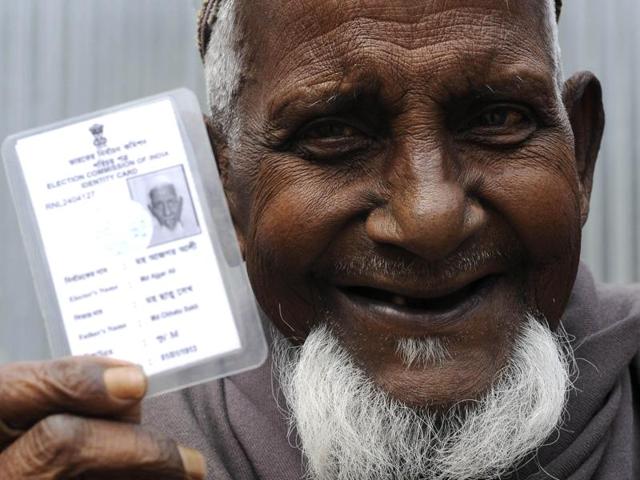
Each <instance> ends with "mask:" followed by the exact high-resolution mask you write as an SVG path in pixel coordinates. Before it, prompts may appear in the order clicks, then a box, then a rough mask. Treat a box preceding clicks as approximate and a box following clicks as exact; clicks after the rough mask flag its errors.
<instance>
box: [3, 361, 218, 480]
mask: <svg viewBox="0 0 640 480" xmlns="http://www.w3.org/2000/svg"><path fill="white" fill-rule="evenodd" d="M146 387H147V382H146V378H145V376H144V374H143V373H142V371H141V370H140V369H139V368H138V367H135V366H132V365H130V364H127V363H124V362H119V361H115V360H108V359H98V358H90V357H80V358H68V359H63V360H55V361H50V362H38V363H16V364H9V365H5V366H1V367H0V420H1V421H2V422H3V423H4V424H6V426H8V427H9V429H6V428H2V427H0V472H2V475H1V476H2V478H3V479H7V480H9V479H38V480H45V479H46V480H49V479H63V478H64V479H67V478H91V479H95V478H117V479H118V480H121V479H129V478H130V479H147V478H148V479H156V480H161V479H162V480H166V479H181V480H186V479H203V478H204V470H205V464H204V460H203V459H202V456H201V455H200V454H199V453H198V452H196V451H193V450H190V449H187V448H184V447H180V446H178V445H176V444H175V443H174V442H173V441H171V440H169V439H165V438H160V437H158V436H155V435H153V434H151V433H149V432H146V431H145V430H143V429H142V428H140V427H139V426H138V425H137V424H138V423H139V421H140V401H141V399H142V398H143V396H144V394H145V391H146ZM10 430H15V432H14V433H13V434H12V432H11V431H10Z"/></svg>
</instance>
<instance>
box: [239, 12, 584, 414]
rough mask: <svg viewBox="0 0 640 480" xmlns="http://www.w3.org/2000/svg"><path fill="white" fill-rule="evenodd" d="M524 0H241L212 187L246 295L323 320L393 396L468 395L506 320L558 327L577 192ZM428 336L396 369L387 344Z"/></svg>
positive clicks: (298, 325) (287, 321) (486, 380)
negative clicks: (240, 260) (232, 128)
mask: <svg viewBox="0 0 640 480" xmlns="http://www.w3.org/2000/svg"><path fill="white" fill-rule="evenodd" d="M546 10H547V7H546V6H545V3H544V2H540V1H539V0H535V1H534V0H531V1H519V2H505V1H504V0H486V1H478V0H467V1H463V0H459V1H449V2H423V1H394V2H390V1H388V0H379V1H378V0H371V1H367V2H360V1H356V0H353V1H351V0H350V1H345V0H341V1H340V2H338V1H326V2H317V1H295V2H293V1H274V0H256V1H255V2H251V5H250V7H246V8H245V9H244V12H243V13H244V15H243V16H242V17H243V19H242V22H243V25H244V32H251V34H246V35H244V38H243V42H244V43H245V44H246V45H247V47H248V51H249V57H248V58H247V64H248V65H251V67H250V70H248V71H247V72H246V77H245V79H244V80H245V81H244V83H243V89H242V95H241V98H240V100H239V105H238V107H237V108H238V110H237V112H236V114H237V116H238V117H239V118H241V119H242V122H241V126H240V133H239V135H238V138H237V140H236V141H235V142H231V147H230V152H229V153H228V156H229V165H230V166H229V171H228V172H227V175H226V178H227V181H226V188H227V192H228V194H229V197H230V199H231V204H232V209H233V213H234V218H235V220H236V223H237V227H238V232H239V236H240V239H241V242H242V244H243V248H244V254H245V257H246V260H247V267H248V270H249V274H250V277H251V281H252V284H253V287H254V290H255V293H256V295H257V297H258V300H259V302H260V304H261V306H262V307H263V308H264V310H265V311H266V312H267V314H268V315H269V317H270V318H271V319H272V320H273V321H274V323H275V324H276V325H277V326H278V328H279V329H280V330H281V331H282V332H283V333H284V334H285V335H287V336H289V337H290V338H292V339H293V340H294V341H298V342H300V341H303V339H304V338H305V336H306V335H307V334H308V332H309V331H310V329H311V328H312V327H313V326H314V325H316V324H318V323H320V322H329V323H330V324H331V327H332V328H333V329H334V330H335V332H336V334H337V335H338V337H339V338H340V340H341V342H342V343H343V345H344V346H345V347H346V348H347V349H348V351H349V352H350V353H351V354H352V356H353V357H354V359H355V361H356V362H357V363H359V364H360V365H361V366H362V367H363V368H364V369H365V371H366V372H367V373H368V374H369V375H370V376H371V378H372V379H373V380H374V381H375V382H376V383H377V384H378V385H379V386H381V387H382V388H384V389H385V390H387V391H388V392H389V393H390V394H392V395H393V396H394V397H396V398H398V399H400V400H402V401H405V402H407V403H410V404H425V403H428V404H432V405H448V404H450V403H451V402H453V401H456V400H460V399H463V398H473V397H475V396H477V395H478V394H480V393H481V392H483V391H484V390H485V389H486V388H487V386H488V385H489V384H490V383H491V381H492V380H493V378H494V377H495V374H496V373H497V371H498V370H499V369H500V368H501V367H502V366H503V365H504V364H505V360H506V358H507V357H508V355H509V351H510V348H511V345H512V339H513V338H514V336H515V334H516V332H517V330H518V328H519V326H520V322H521V319H523V318H524V317H525V313H526V312H539V313H542V314H544V315H545V316H546V318H547V319H548V320H549V322H550V323H551V325H552V326H555V325H556V324H557V322H558V320H559V317H560V315H561V313H562V312H563V310H564V307H565V305H566V302H567V299H568V296H569V293H570V290H571V287H572V284H573V280H574V278H575V272H576V268H577V263H578V258H579V249H580V230H581V214H583V213H584V210H585V205H584V202H581V198H583V197H581V193H582V184H581V183H580V180H579V175H578V172H577V168H576V160H575V155H574V144H573V136H572V133H571V127H570V124H569V121H568V118H567V114H566V111H565V109H564V108H563V105H562V100H561V98H560V92H559V89H558V86H557V84H556V74H557V72H556V70H555V67H554V57H553V47H552V39H551V34H550V33H549V32H550V30H549V28H548V27H549V17H548V14H547V11H546ZM426 338H429V339H439V340H440V341H441V342H442V343H443V344H445V345H446V346H447V348H448V352H449V355H448V357H447V359H446V360H444V361H443V362H442V363H441V364H440V365H438V366H432V368H424V366H423V365H417V366H415V367H407V365H406V364H405V363H404V362H403V361H402V358H401V356H400V355H399V354H398V353H397V351H396V346H397V344H398V341H400V340H403V339H419V340H422V339H426Z"/></svg>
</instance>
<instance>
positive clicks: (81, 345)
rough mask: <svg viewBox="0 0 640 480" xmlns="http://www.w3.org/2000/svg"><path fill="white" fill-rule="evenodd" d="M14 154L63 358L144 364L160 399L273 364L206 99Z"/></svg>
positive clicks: (55, 346) (25, 223) (32, 247)
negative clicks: (210, 133) (203, 106)
mask: <svg viewBox="0 0 640 480" xmlns="http://www.w3.org/2000/svg"><path fill="white" fill-rule="evenodd" d="M2 152H3V156H4V159H5V167H6V171H7V177H8V180H9V184H10V187H11V191H12V195H13V199H14V203H15V207H16V211H17V214H18V218H19V221H20V227H21V230H22V235H23V239H24V243H25V248H26V250H27V255H28V257H29V261H30V266H31V270H32V274H33V279H34V283H35V286H36V290H37V293H38V301H39V303H40V307H41V310H42V313H43V317H44V319H45V324H46V329H47V333H48V338H49V343H50V347H51V355H52V356H53V357H60V356H67V355H95V356H105V357H114V358H118V359H122V360H128V361H131V362H134V363H136V364H139V365H141V366H142V367H143V368H144V370H145V372H146V373H147V375H149V394H150V395H153V394H157V393H160V392H166V391H170V390H175V389H178V388H182V387H185V386H188V385H192V384H194V383H198V382H201V381H204V380H209V379H212V378H216V377H220V376H223V375H228V374H231V373H237V372H240V371H243V370H246V369H249V368H252V367H255V366H258V365H259V364H260V363H262V361H263V360H264V358H265V357H266V343H265V340H264V335H263V331H262V327H261V323H260V317H259V314H258V308H257V306H256V302H255V298H254V296H253V294H252V291H251V286H250V284H249V280H248V278H247V274H246V270H245V268H244V264H243V262H242V259H241V255H240V252H239V247H238V243H237V241H236V237H235V233H234V229H233V224H232V221H231V217H230V214H229V210H228V208H227V204H226V201H225V196H224V193H223V190H222V186H221V182H220V179H219V177H218V173H217V168H216V164H215V160H214V158H213V154H212V152H211V147H210V144H209V140H208V137H207V133H206V130H205V127H204V123H203V119H202V113H201V111H200V108H199V105H198V101H197V99H196V97H195V95H194V94H193V93H191V92H190V91H188V90H185V89H180V90H176V91H172V92H168V93H166V94H162V95H158V96H155V97H151V98H146V99H143V100H139V101H135V102H132V103H128V104H125V105H121V106H117V107H114V108H110V109H107V110H104V111H100V112H96V113H92V114H89V115H85V116H82V117H79V118H74V119H71V120H67V121H63V122H60V123H58V124H54V125H50V126H48V127H44V128H38V129H35V130H32V131H28V132H23V133H20V134H18V135H14V136H12V137H9V138H8V139H7V140H6V141H5V142H4V144H3V148H2ZM2 341H10V340H9V339H0V342H2Z"/></svg>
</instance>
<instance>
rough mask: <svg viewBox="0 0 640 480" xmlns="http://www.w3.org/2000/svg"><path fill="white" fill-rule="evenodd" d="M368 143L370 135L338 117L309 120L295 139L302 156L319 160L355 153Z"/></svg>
mask: <svg viewBox="0 0 640 480" xmlns="http://www.w3.org/2000/svg"><path fill="white" fill-rule="evenodd" d="M370 144H371V137H370V136H369V135H367V134H366V133H365V132H364V131H363V130H361V129H359V128H358V127H355V126H353V125H352V124H349V123H347V122H345V121H342V120H339V119H322V120H317V121H314V122H311V123H310V124H308V125H307V126H305V127H303V128H302V129H301V130H300V131H299V132H298V133H297V134H296V139H295V145H296V147H297V149H298V150H299V151H300V154H301V155H302V156H304V157H308V158H310V159H315V160H320V161H333V160H340V159H342V158H344V157H348V156H352V155H356V154H358V153H361V152H362V151H363V150H364V149H366V148H367V147H369V146H370Z"/></svg>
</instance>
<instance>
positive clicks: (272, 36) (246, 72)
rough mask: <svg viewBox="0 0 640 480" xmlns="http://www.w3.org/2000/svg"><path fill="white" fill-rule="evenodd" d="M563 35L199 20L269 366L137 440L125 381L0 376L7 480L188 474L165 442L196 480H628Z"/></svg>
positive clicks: (550, 27)
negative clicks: (584, 258) (587, 240)
mask: <svg viewBox="0 0 640 480" xmlns="http://www.w3.org/2000/svg"><path fill="white" fill-rule="evenodd" d="M558 14H559V2H556V3H555V4H554V3H553V1H552V0H510V1H505V0H451V1H446V2H444V1H426V2H425V1H417V0H416V1H413V0H407V1H400V0H369V1H366V2H362V1H357V0H341V1H339V2H338V1H334V0H325V1H311V0H298V1H287V0H253V1H251V2H237V1H233V0H221V1H220V2H217V1H211V2H209V3H207V4H206V5H205V8H204V13H203V15H202V18H201V29H200V33H201V39H202V41H201V46H202V52H203V56H204V60H205V67H206V75H207V82H208V92H209V100H210V103H211V118H210V119H209V122H208V124H209V130H210V134H211V140H212V146H213V148H214V150H215V153H216V158H217V161H218V165H219V169H220V172H221V175H222V178H223V182H224V185H225V189H226V192H227V197H228V200H229V204H230V207H231V211H232V214H233V217H234V221H235V225H236V230H237V236H238V239H239V242H240V245H241V249H242V252H243V254H244V257H245V259H246V265H247V269H248V271H249V275H250V278H251V281H252V284H253V287H254V290H255V293H256V296H257V298H258V301H259V303H260V305H261V307H262V308H263V310H264V311H265V313H266V314H267V316H268V317H269V319H270V320H271V321H272V323H273V325H274V326H275V327H276V328H275V329H274V330H273V334H272V337H273V338H272V344H273V352H274V355H273V361H272V362H270V363H269V364H268V365H266V366H264V367H262V368H260V369H258V370H255V371H253V372H249V373H246V374H242V375H238V376H235V377H232V378H229V379H225V380H220V381H217V382H212V383H210V384H206V385H202V386H199V387H195V388H192V389H189V390H185V391H183V392H178V393H174V394H171V395H167V396H165V397H161V398H158V399H154V400H153V401H150V402H148V403H147V404H145V405H144V408H143V413H144V414H145V416H144V423H146V425H145V426H144V427H139V426H137V425H134V423H136V422H137V421H138V420H139V413H140V411H139V405H140V404H139V401H140V398H141V397H142V396H143V394H144V379H143V378H141V374H140V372H139V371H137V370H135V368H132V367H127V366H126V365H122V364H116V363H114V362H113V361H107V360H101V361H95V360H94V361H90V360H80V359H75V360H65V361H58V362H52V363H44V364H29V365H13V366H9V367H5V368H4V369H3V370H2V371H1V372H0V375H1V377H0V378H1V380H2V381H1V382H0V417H1V418H2V420H3V421H4V423H5V424H6V425H5V426H4V427H3V430H4V433H3V437H0V438H4V445H8V446H7V447H6V448H5V450H4V452H3V453H2V454H1V455H0V471H2V472H3V473H4V476H5V478H42V479H44V478H69V477H71V478H75V477H82V478H105V477H106V478H156V479H158V478H187V477H188V476H190V477H191V478H202V475H203V473H202V472H203V465H202V457H200V456H199V455H198V453H196V452H195V451H194V450H191V449H189V448H186V447H191V448H195V449H198V450H199V451H200V452H202V454H203V455H204V458H205V459H206V463H207V464H208V475H209V476H208V477H207V478H211V479H216V480H222V479H225V480H227V479H228V480H230V479H236V480H244V479H275V480H293V479H299V478H303V477H304V478H311V479H318V480H328V479H372V480H373V479H434V480H435V479H441V480H444V479H492V478H502V479H505V478H511V479H530V480H534V479H543V478H561V479H572V480H587V479H600V480H603V479H632V478H640V460H639V458H640V429H639V427H638V425H639V423H638V422H639V421H640V420H639V418H638V415H639V413H640V412H639V399H638V395H640V394H639V392H640V376H639V374H638V372H639V368H640V360H639V359H638V345H639V344H640V291H639V290H638V289H637V288H631V287H628V288H618V289H613V288H609V287H604V286H601V285H597V284H595V283H594V281H593V280H592V279H591V277H590V274H589V273H588V271H587V270H586V269H585V268H584V267H579V255H580V236H581V235H580V232H581V228H582V226H583V225H584V223H585V221H586V219H587V214H588V209H589V195H590V191H591V184H592V176H593V170H594V164H595V160H596V156H597V153H598V149H599V144H600V138H601V134H602V129H603V123H604V120H603V118H604V115H603V112H602V105H601V92H600V87H599V84H598V81H597V80H596V79H595V78H594V77H593V76H592V75H591V74H589V73H580V74H577V75H574V76H573V77H571V78H570V79H569V80H567V81H566V82H564V83H563V80H562V72H561V70H560V59H559V48H558V43H557V27H556V16H557V15H558ZM574 354H575V355H574ZM272 367H273V368H272ZM150 432H154V433H150ZM167 438H171V439H173V440H167ZM174 441H178V442H180V443H181V445H185V446H186V447H185V446H180V447H177V446H176V443H174ZM305 475H306V477H305Z"/></svg>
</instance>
